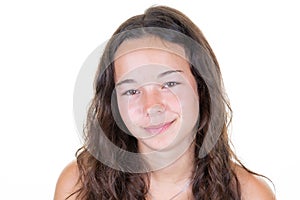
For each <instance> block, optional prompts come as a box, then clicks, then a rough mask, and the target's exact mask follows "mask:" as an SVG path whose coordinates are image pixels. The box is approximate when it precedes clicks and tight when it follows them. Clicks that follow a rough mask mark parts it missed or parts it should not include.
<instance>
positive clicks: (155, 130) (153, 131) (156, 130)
mask: <svg viewBox="0 0 300 200" xmlns="http://www.w3.org/2000/svg"><path fill="white" fill-rule="evenodd" d="M174 121H175V120H174ZM174 121H172V122H169V123H166V124H165V125H163V126H161V127H159V128H145V130H146V131H147V132H149V133H151V134H153V135H156V134H161V133H163V132H165V131H166V130H167V129H168V128H169V127H170V126H171V125H172V124H173V122H174Z"/></svg>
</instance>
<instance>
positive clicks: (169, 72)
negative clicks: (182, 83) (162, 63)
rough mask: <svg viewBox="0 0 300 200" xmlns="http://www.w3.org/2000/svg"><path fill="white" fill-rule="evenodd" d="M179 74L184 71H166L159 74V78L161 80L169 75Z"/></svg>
mask: <svg viewBox="0 0 300 200" xmlns="http://www.w3.org/2000/svg"><path fill="white" fill-rule="evenodd" d="M178 72H179V73H181V72H183V71H182V70H169V71H165V72H163V73H161V74H159V75H158V76H157V77H158V78H161V77H163V76H166V75H169V74H172V73H178Z"/></svg>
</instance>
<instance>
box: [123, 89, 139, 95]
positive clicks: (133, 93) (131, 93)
mask: <svg viewBox="0 0 300 200" xmlns="http://www.w3.org/2000/svg"><path fill="white" fill-rule="evenodd" d="M139 93H141V92H140V91H139V90H127V91H126V92H124V93H123V94H122V95H127V96H133V95H136V94H139Z"/></svg>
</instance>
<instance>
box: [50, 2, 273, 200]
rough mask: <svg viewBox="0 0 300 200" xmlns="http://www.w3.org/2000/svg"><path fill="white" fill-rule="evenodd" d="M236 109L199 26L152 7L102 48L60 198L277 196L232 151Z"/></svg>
mask: <svg viewBox="0 0 300 200" xmlns="http://www.w3.org/2000/svg"><path fill="white" fill-rule="evenodd" d="M230 111H231V109H230V107H229V103H228V101H227V100H226V96H225V92H224V88H223V84H222V77H221V72H220V69H219V65H218V62H217V59H216V57H215V55H214V53H213V51H212V49H211V48H210V46H209V44H208V42H207V41H206V39H205V37H204V36H203V34H202V33H201V31H200V30H199V28H198V27H197V26H196V25H195V24H193V22H192V21H191V20H190V19H188V18H187V17H186V16H185V15H184V14H182V13H181V12H179V11H177V10H175V9H172V8H169V7H164V6H156V7H151V8H149V9H148V10H146V11H145V14H142V15H137V16H134V17H132V18H130V19H128V20H127V21H125V22H124V23H123V24H122V25H121V26H120V27H119V28H118V29H117V30H116V32H115V33H114V35H113V36H112V38H111V39H110V40H109V42H108V44H107V45H106V47H105V50H104V53H103V55H102V56H101V60H100V63H99V69H98V72H97V74H96V79H95V94H94V98H93V102H92V104H91V106H90V109H89V112H88V118H87V124H86V129H85V133H86V138H85V144H84V146H83V147H82V148H81V149H79V151H78V152H77V160H76V162H72V163H71V164H69V165H68V166H67V167H66V168H65V169H64V171H63V172H62V174H61V176H60V177H59V180H58V183H57V186H56V192H55V199H56V200H60V199H69V200H71V199H89V200H92V199H112V200H113V199H120V200H121V199H126V200H134V199H148V200H166V199H204V200H208V199H210V200H217V199H264V200H268V199H275V197H274V195H273V193H272V191H271V190H270V189H269V187H268V186H267V185H266V183H265V182H264V181H263V180H261V178H260V176H258V175H257V174H255V173H253V172H251V171H250V170H248V169H247V168H246V167H245V166H243V165H242V164H241V163H240V162H239V160H238V159H237V157H236V155H235V154H234V152H233V151H232V150H231V149H230V145H229V138H228V133H227V127H228V125H229V123H230V121H231V113H230Z"/></svg>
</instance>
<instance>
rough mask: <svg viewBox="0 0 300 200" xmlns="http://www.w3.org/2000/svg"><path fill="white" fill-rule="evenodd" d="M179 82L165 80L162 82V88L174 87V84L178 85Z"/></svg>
mask: <svg viewBox="0 0 300 200" xmlns="http://www.w3.org/2000/svg"><path fill="white" fill-rule="evenodd" d="M179 84H180V83H178V82H174V81H170V82H166V83H164V84H163V86H162V88H163V89H164V88H171V87H174V86H176V85H179Z"/></svg>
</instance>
